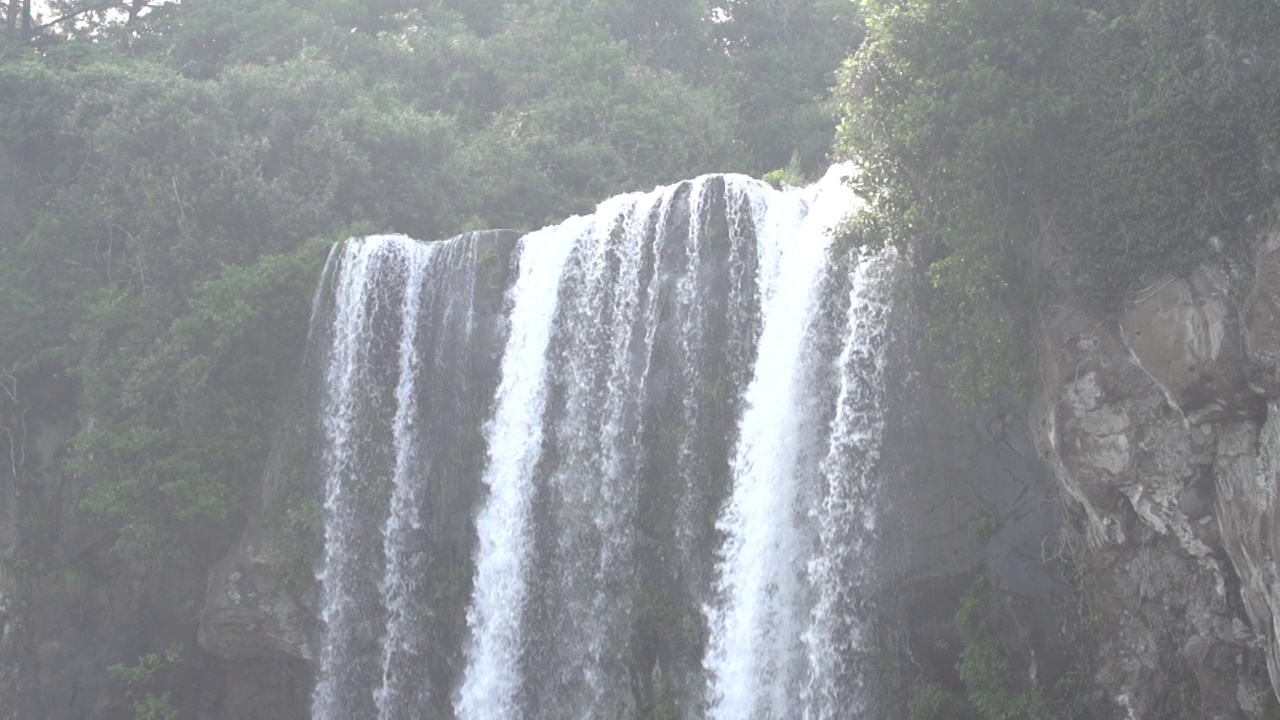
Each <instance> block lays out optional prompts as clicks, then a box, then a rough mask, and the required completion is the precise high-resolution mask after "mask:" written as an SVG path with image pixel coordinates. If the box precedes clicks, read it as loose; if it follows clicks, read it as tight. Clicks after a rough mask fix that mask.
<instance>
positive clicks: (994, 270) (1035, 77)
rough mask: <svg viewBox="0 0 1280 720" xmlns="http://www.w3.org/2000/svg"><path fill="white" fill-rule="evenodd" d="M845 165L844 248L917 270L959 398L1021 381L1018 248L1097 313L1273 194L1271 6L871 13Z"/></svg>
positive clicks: (1276, 54) (1169, 4)
mask: <svg viewBox="0 0 1280 720" xmlns="http://www.w3.org/2000/svg"><path fill="white" fill-rule="evenodd" d="M863 7H864V9H865V12H866V16H867V24H868V28H869V32H868V35H867V41H866V43H865V44H864V45H863V46H862V48H861V50H860V52H859V53H858V54H857V56H856V57H855V58H854V59H853V60H852V61H851V62H850V63H849V64H848V65H847V66H846V69H845V72H844V74H843V77H842V81H841V88H840V97H841V115H842V118H843V124H842V125H841V128H840V132H839V145H840V149H841V152H842V153H843V154H845V155H848V156H850V157H853V158H854V159H856V160H857V162H858V164H859V165H860V166H861V168H862V175H861V176H860V178H859V181H858V185H859V189H860V190H861V192H862V193H863V194H864V195H865V196H866V197H867V198H868V199H869V201H870V203H871V208H872V212H870V213H869V214H867V215H866V216H865V217H864V218H863V219H862V221H861V222H859V223H858V225H857V226H856V227H854V228H851V231H852V235H853V236H854V239H855V241H857V242H860V243H865V244H870V245H876V244H881V243H885V242H894V243H897V244H900V245H909V246H911V247H912V248H913V249H915V250H916V255H917V257H918V259H919V260H920V261H921V264H922V265H924V266H926V267H927V274H928V279H929V281H930V285H931V293H930V294H931V296H932V300H933V302H932V303H931V304H932V307H933V310H934V312H933V321H932V322H933V325H932V332H931V335H932V339H933V341H934V342H935V344H937V345H940V346H942V347H945V348H947V349H948V352H947V355H948V356H949V357H950V358H952V360H951V369H952V371H953V372H952V375H953V378H954V379H955V380H956V385H957V390H959V391H960V393H961V394H962V395H963V396H967V397H970V398H990V397H993V396H996V395H998V394H999V390H1000V389H1001V388H1006V387H1009V386H1016V385H1022V384H1023V382H1024V381H1025V360H1026V354H1027V351H1028V343H1027V342H1025V340H1024V339H1023V336H1022V332H1023V331H1025V329H1026V326H1027V323H1028V322H1029V321H1030V320H1031V316H1030V314H1029V313H1028V312H1027V309H1029V308H1032V307H1034V306H1035V300H1036V297H1035V295H1034V292H1035V291H1036V290H1038V289H1040V288H1043V287H1045V286H1047V285H1049V284H1050V283H1045V282H1041V281H1040V278H1037V277H1036V276H1035V272H1034V268H1035V265H1034V264H1033V263H1032V262H1031V260H1032V258H1031V254H1032V248H1033V245H1034V244H1035V242H1036V241H1037V239H1038V238H1041V237H1042V236H1043V235H1044V234H1052V235H1053V236H1054V237H1055V239H1056V240H1057V243H1058V245H1060V246H1061V247H1062V248H1064V249H1065V255H1066V256H1067V257H1066V260H1067V264H1066V265H1061V266H1059V267H1057V268H1055V272H1056V273H1057V274H1059V275H1060V276H1064V277H1065V276H1066V274H1067V273H1070V274H1071V276H1072V277H1073V278H1074V280H1075V282H1077V283H1078V285H1079V287H1078V290H1079V291H1080V292H1079V293H1078V294H1079V295H1081V296H1084V297H1091V298H1094V299H1096V301H1097V303H1098V307H1099V308H1100V309H1103V310H1105V311H1109V309H1110V308H1113V307H1114V306H1115V304H1116V303H1117V302H1118V301H1120V300H1121V299H1123V297H1124V296H1125V294H1126V293H1127V292H1129V291H1131V290H1133V289H1135V288H1137V287H1141V286H1142V285H1144V284H1146V283H1148V282H1150V281H1153V280H1154V279H1155V278H1156V277H1158V276H1159V275H1160V274H1162V273H1166V272H1179V271H1182V270H1185V269H1187V268H1188V266H1189V265H1190V264H1191V263H1193V262H1194V261H1196V260H1199V259H1203V257H1204V256H1205V255H1206V254H1207V253H1210V252H1213V250H1212V248H1213V247H1214V246H1217V247H1219V248H1223V251H1224V252H1232V251H1233V247H1236V246H1238V244H1239V243H1240V242H1241V240H1242V239H1243V238H1246V237H1248V236H1249V233H1250V231H1251V230H1256V227H1257V225H1258V223H1259V221H1260V220H1261V219H1262V217H1263V215H1264V211H1265V210H1266V209H1267V208H1268V206H1269V205H1270V203H1271V202H1272V199H1273V198H1274V197H1275V194H1276V191H1277V189H1280V184H1278V181H1280V174H1277V170H1280V164H1277V155H1276V153H1277V150H1280V6H1278V5H1277V4H1276V3H1274V2H1270V1H1269V0H1224V1H1223V2H1212V3H1204V2H1195V1H1194V0H1068V1H1066V2H1064V1H1063V0H1016V1H1015V0H966V1H964V2H917V1H915V0H867V2H865V3H863Z"/></svg>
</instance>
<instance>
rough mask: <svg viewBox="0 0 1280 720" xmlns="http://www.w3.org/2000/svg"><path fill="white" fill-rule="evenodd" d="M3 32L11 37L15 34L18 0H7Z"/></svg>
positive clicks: (16, 30) (16, 31)
mask: <svg viewBox="0 0 1280 720" xmlns="http://www.w3.org/2000/svg"><path fill="white" fill-rule="evenodd" d="M4 33H5V35H7V36H9V37H11V38H12V37H16V36H17V33H18V0H9V5H8V7H7V8H6V12H5V22H4Z"/></svg>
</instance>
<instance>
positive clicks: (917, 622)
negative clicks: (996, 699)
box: [876, 313, 1078, 718]
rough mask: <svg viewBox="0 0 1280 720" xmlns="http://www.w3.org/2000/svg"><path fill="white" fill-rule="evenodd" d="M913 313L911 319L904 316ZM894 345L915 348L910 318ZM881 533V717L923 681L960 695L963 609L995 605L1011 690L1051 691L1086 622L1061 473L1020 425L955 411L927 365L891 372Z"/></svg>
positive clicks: (918, 360)
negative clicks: (886, 674) (1071, 562)
mask: <svg viewBox="0 0 1280 720" xmlns="http://www.w3.org/2000/svg"><path fill="white" fill-rule="evenodd" d="M902 314H903V315H905V313H902ZM895 342H898V343H902V345H903V347H904V348H906V347H918V346H919V344H918V338H917V337H915V335H914V331H913V329H912V327H911V323H910V321H909V318H905V317H903V318H902V322H901V323H900V327H899V332H898V333H897V336H896V340H895ZM893 375H894V377H892V378H891V388H892V390H891V391H890V398H891V400H890V405H891V409H890V417H889V420H888V427H887V428H886V431H885V438H886V447H885V453H886V455H887V457H888V459H889V463H888V464H889V466H890V467H891V471H890V473H889V476H888V477H886V478H885V483H886V485H887V496H888V501H887V504H886V507H885V508H884V510H883V518H882V520H881V522H880V527H882V528H884V530H883V531H882V532H883V536H882V540H883V546H884V548H885V550H884V553H885V557H884V559H883V560H882V561H881V567H883V568H885V578H884V585H883V587H882V589H881V592H880V594H879V595H878V597H877V598H876V605H877V607H878V608H879V611H880V613H881V614H882V619H881V623H882V631H881V639H880V644H881V647H880V652H882V653H885V654H886V656H887V657H889V658H892V659H893V664H892V670H891V674H892V677H891V678H890V682H888V683H886V685H887V687H883V688H882V693H883V694H884V695H885V704H884V706H883V707H882V708H881V709H880V713H879V714H878V715H877V717H884V718H894V717H906V716H907V705H908V701H909V699H910V698H911V696H912V695H913V694H914V692H915V690H916V689H918V682H910V681H909V679H910V678H912V677H914V676H917V675H918V676H920V677H921V678H922V679H927V680H929V681H932V682H940V683H942V684H943V685H945V686H948V687H950V688H952V689H953V690H956V691H958V692H960V693H963V692H964V690H963V686H962V684H961V682H960V678H959V676H958V675H957V667H958V664H959V661H960V653H961V651H962V650H963V644H962V642H961V638H960V637H959V634H958V632H957V628H956V612H957V609H958V607H959V605H960V603H961V602H962V600H963V599H964V598H965V597H966V596H969V595H970V594H973V593H975V592H981V593H982V594H983V596H985V597H987V600H986V602H985V612H984V614H985V615H987V618H986V619H987V621H988V623H989V624H990V626H991V631H992V634H993V635H994V636H995V637H996V638H997V639H998V641H999V642H1000V644H1001V646H1002V647H1003V648H1004V649H1005V650H1006V651H1007V652H1008V653H1009V656H1010V659H1011V661H1012V666H1013V667H1014V668H1015V677H1014V678H1013V680H1014V683H1015V685H1014V687H1012V688H1010V689H1011V690H1013V691H1023V690H1028V689H1032V688H1037V687H1044V686H1048V685H1052V683H1054V682H1055V681H1056V680H1057V679H1059V678H1061V677H1062V676H1063V675H1064V674H1065V673H1066V672H1067V671H1068V669H1069V667H1070V665H1071V663H1072V658H1071V656H1072V652H1073V648H1072V647H1071V645H1070V641H1071V639H1073V638H1076V637H1077V636H1078V628H1077V627H1076V625H1078V622H1077V617H1076V615H1075V614H1073V613H1070V612H1063V608H1064V607H1068V608H1069V607H1073V606H1074V605H1075V603H1076V599H1075V598H1076V590H1075V588H1074V587H1073V586H1072V585H1071V583H1070V582H1069V581H1068V578H1067V574H1066V572H1065V566H1064V565H1063V564H1062V563H1061V562H1057V559H1058V558H1057V557H1056V555H1057V553H1058V552H1059V547H1058V546H1059V544H1060V542H1061V540H1060V536H1061V531H1062V525H1063V513H1062V505H1061V503H1060V501H1059V500H1058V499H1057V490H1056V487H1055V481H1054V478H1053V473H1052V472H1051V470H1050V468H1049V467H1048V466H1046V465H1045V463H1044V462H1043V461H1042V460H1041V458H1040V456H1039V454H1038V453H1037V451H1036V447H1035V443H1034V441H1033V438H1032V434H1031V433H1030V432H1029V430H1028V429H1027V427H1026V426H1025V425H1024V424H1022V423H1020V422H1010V419H1009V418H1007V417H1003V416H1001V415H998V414H996V413H994V412H991V411H987V410H980V409H977V408H972V407H961V406H958V405H957V404H956V403H955V402H954V401H953V400H952V399H951V397H950V394H949V390H948V387H947V384H946V381H945V378H944V377H943V376H942V373H941V371H940V370H938V369H937V368H935V367H933V365H932V363H931V361H930V358H928V357H921V356H918V355H917V356H916V357H915V358H914V359H913V360H912V361H911V362H910V363H902V364H901V365H899V366H898V367H896V368H895V369H894V372H893Z"/></svg>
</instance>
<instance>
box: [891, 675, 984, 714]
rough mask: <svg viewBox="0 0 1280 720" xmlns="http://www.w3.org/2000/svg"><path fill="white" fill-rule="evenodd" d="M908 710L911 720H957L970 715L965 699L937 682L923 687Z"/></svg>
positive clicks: (913, 698)
mask: <svg viewBox="0 0 1280 720" xmlns="http://www.w3.org/2000/svg"><path fill="white" fill-rule="evenodd" d="M907 709H908V711H909V712H910V713H911V720H957V719H958V718H963V717H967V716H968V715H969V714H970V708H969V705H968V704H967V703H966V702H965V700H964V699H963V698H961V697H959V696H957V695H956V694H955V693H953V692H951V691H949V690H947V689H946V688H944V687H942V686H941V685H939V684H938V683H935V682H925V683H924V684H923V685H921V686H920V688H919V689H918V690H916V693H915V695H912V696H911V702H910V704H909V705H908V706H907Z"/></svg>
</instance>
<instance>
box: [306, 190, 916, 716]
mask: <svg viewBox="0 0 1280 720" xmlns="http://www.w3.org/2000/svg"><path fill="white" fill-rule="evenodd" d="M844 172H847V170H845V169H843V168H836V169H833V171H832V172H831V173H829V174H828V176H827V177H826V178H824V179H823V180H822V181H821V182H819V183H818V184H816V185H814V186H813V187H810V188H805V189H793V190H786V191H779V190H775V189H773V188H770V187H769V186H767V185H765V184H763V183H760V182H758V181H756V180H752V179H750V178H746V177H743V176H737V175H708V176H703V177H700V178H697V179H695V180H691V181H686V182H682V183H677V184H674V185H670V186H666V187H660V188H657V189H655V190H653V191H651V192H646V193H631V194H627V195H622V196H619V197H615V198H612V199H609V200H607V201H605V202H604V203H602V204H601V205H600V206H599V207H598V208H596V210H595V212H594V213H592V214H591V215H587V216H582V217H574V218H571V219H569V220H567V221H565V222H563V223H561V224H559V225H555V226H552V227H548V228H544V229H542V230H538V231H536V232H533V233H529V234H526V235H524V236H523V237H518V238H517V236H515V235H514V234H512V235H511V236H510V237H505V236H504V237H503V238H499V237H498V236H490V235H485V234H469V235H464V236H461V237H459V238H455V239H452V240H448V241H444V242H438V243H430V244H423V243H417V242H414V241H412V240H409V239H407V238H404V237H400V236H377V237H371V238H365V239H362V240H351V241H348V242H347V243H345V244H344V245H342V246H341V247H340V248H339V249H338V250H336V251H335V254H334V255H333V256H332V257H331V260H330V267H329V268H328V269H326V277H327V278H328V279H327V280H326V285H325V287H327V288H328V289H327V290H326V291H325V292H322V293H318V295H317V305H316V307H317V309H316V310H315V311H313V312H314V315H315V318H316V319H315V320H314V321H313V324H315V325H317V326H318V327H319V326H323V328H324V329H323V331H314V332H313V334H312V337H311V338H310V340H309V342H310V343H311V344H312V346H313V349H312V350H310V352H313V353H320V354H321V355H322V357H323V358H324V361H323V363H324V366H325V368H326V369H325V377H324V380H323V392H322V393H321V398H320V400H319V407H318V408H317V410H316V411H317V412H318V413H319V415H320V419H321V423H320V427H321V428H322V432H321V433H320V435H321V437H319V438H318V445H319V447H318V448H317V450H316V453H317V457H318V458H319V460H318V462H317V463H316V466H317V467H318V477H317V478H316V483H315V484H316V485H317V486H320V487H322V489H323V508H324V513H323V514H324V556H323V558H322V559H321V563H320V568H319V570H318V573H317V580H318V584H319V589H320V609H319V615H320V619H321V621H322V626H323V630H322V637H321V652H320V657H319V659H318V673H317V681H316V687H315V690H314V693H313V697H312V714H313V717H316V718H323V719H330V718H334V719H336V718H347V717H370V718H373V717H377V718H418V717H426V718H442V719H444V718H458V719H459V720H505V719H510V720H515V719H524V718H529V719H536V718H548V719H554V720H559V719H561V718H575V719H579V718H580V719H583V720H591V719H595V718H641V717H672V718H676V717H678V718H704V717H706V718H717V719H724V720H729V719H735V720H756V719H766V718H768V719H775V718H776V719H778V720H781V719H783V718H786V719H790V718H813V719H814V720H817V719H819V718H836V717H850V716H851V714H852V716H854V717H857V716H862V715H865V713H866V712H868V710H867V708H869V707H870V706H869V705H867V704H866V703H867V702H868V701H867V695H868V693H869V692H870V687H869V684H868V683H867V681H866V669H867V665H866V663H867V658H866V654H867V648H866V643H867V638H868V634H869V632H870V630H869V626H868V623H869V622H870V617H871V610H872V608H871V599H870V598H871V590H870V589H871V586H872V583H873V581H874V577H875V575H874V561H873V558H874V555H875V546H874V537H873V533H874V529H875V521H876V517H877V514H876V507H877V504H878V499H877V483H878V481H879V479H880V476H879V474H878V473H879V467H878V461H879V443H880V436H881V433H882V430H881V426H882V424H883V423H882V420H881V410H880V406H881V405H882V403H883V399H884V391H883V387H882V385H883V375H884V372H883V371H884V367H885V357H884V348H885V345H886V342H887V337H886V336H887V333H888V330H887V327H888V315H889V309H890V304H889V302H888V291H889V285H890V281H891V276H892V271H893V268H894V267H895V263H894V262H893V260H892V258H891V257H889V256H887V255H882V256H876V257H864V258H859V257H858V255H857V254H856V253H849V252H846V251H845V250H844V249H843V248H842V247H841V246H840V243H838V242H837V241H836V239H835V238H836V233H835V232H833V231H834V229H835V228H836V227H837V225H838V224H839V223H840V222H841V220H842V219H843V218H844V217H845V216H846V215H847V214H848V213H849V212H850V211H852V210H854V209H855V207H856V199H855V198H854V197H853V195H852V194H851V193H850V192H849V190H848V189H847V188H846V187H845V186H844V184H843V183H842V173H844Z"/></svg>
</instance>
